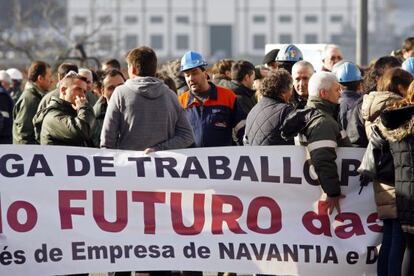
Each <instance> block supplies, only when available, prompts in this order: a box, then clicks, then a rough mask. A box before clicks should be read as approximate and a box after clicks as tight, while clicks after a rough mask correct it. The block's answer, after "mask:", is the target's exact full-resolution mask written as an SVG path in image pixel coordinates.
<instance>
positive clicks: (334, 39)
mask: <svg viewBox="0 0 414 276" xmlns="http://www.w3.org/2000/svg"><path fill="white" fill-rule="evenodd" d="M330 42H331V43H333V44H341V35H339V34H333V35H331V41H330Z"/></svg>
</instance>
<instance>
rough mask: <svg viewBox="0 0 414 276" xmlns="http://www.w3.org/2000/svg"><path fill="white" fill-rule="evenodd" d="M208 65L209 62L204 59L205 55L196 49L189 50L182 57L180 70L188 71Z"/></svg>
mask: <svg viewBox="0 0 414 276" xmlns="http://www.w3.org/2000/svg"><path fill="white" fill-rule="evenodd" d="M204 66H207V62H206V61H205V60H204V58H203V56H202V55H201V54H200V53H198V52H194V51H188V52H187V53H185V54H184V56H183V57H182V58H181V66H180V71H181V72H182V71H187V70H190V69H193V68H197V67H204Z"/></svg>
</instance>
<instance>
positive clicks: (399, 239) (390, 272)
mask: <svg viewBox="0 0 414 276" xmlns="http://www.w3.org/2000/svg"><path fill="white" fill-rule="evenodd" d="M383 222H384V226H383V228H382V232H383V235H382V245H381V248H380V251H379V255H378V262H377V273H378V276H399V275H401V265H402V260H403V256H404V248H405V243H404V236H403V232H402V229H401V224H400V222H399V221H398V219H384V220H383Z"/></svg>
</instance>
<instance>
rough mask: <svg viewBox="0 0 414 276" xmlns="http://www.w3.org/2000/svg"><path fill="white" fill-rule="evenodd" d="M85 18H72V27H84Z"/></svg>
mask: <svg viewBox="0 0 414 276" xmlns="http://www.w3.org/2000/svg"><path fill="white" fill-rule="evenodd" d="M86 23H87V21H86V17H84V16H74V17H73V25H77V26H79V25H86Z"/></svg>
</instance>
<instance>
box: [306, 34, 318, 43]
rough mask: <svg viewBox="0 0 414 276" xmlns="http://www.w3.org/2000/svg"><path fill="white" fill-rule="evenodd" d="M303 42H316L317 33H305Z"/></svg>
mask: <svg viewBox="0 0 414 276" xmlns="http://www.w3.org/2000/svg"><path fill="white" fill-rule="evenodd" d="M305 43H318V35H316V34H306V35H305Z"/></svg>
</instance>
